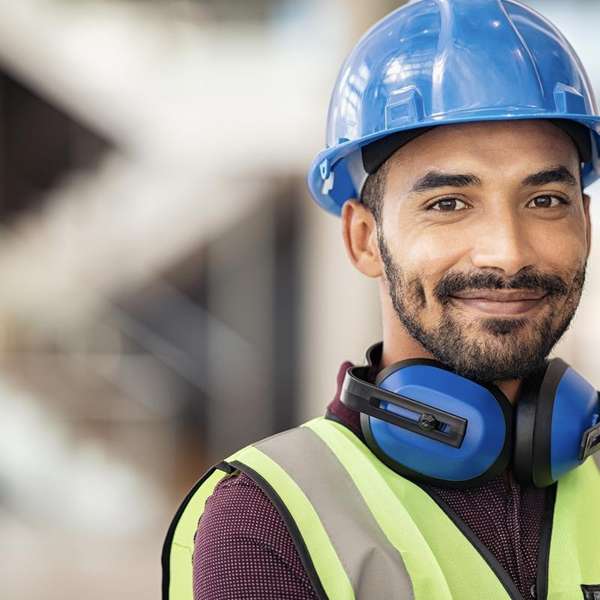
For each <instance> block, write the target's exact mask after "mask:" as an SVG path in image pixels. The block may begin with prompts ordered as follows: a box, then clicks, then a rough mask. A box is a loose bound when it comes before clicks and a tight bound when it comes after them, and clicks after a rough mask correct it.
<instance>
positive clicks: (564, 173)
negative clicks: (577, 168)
mask: <svg viewBox="0 0 600 600" xmlns="http://www.w3.org/2000/svg"><path fill="white" fill-rule="evenodd" d="M521 183H522V184H523V185H528V186H537V185H546V184H547V183H566V184H567V185H577V179H576V178H575V176H574V175H573V173H571V171H569V169H567V167H565V166H564V165H559V166H557V167H551V168H550V169H544V170H542V171H538V172H537V173H532V174H531V175H528V176H527V177H525V179H523V181H522V182H521Z"/></svg>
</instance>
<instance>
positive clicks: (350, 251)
mask: <svg viewBox="0 0 600 600" xmlns="http://www.w3.org/2000/svg"><path fill="white" fill-rule="evenodd" d="M342 235H343V237H344V245H345V247H346V254H347V255H348V258H349V259H350V262H351V263H352V264H353V265H354V266H355V267H356V268H357V269H358V270H359V271H360V272H361V273H362V274H363V275H366V276H367V277H380V276H381V275H382V274H383V270H382V266H381V258H380V256H379V248H378V246H377V224H376V222H375V218H374V217H373V213H372V212H371V211H370V210H369V209H368V208H367V207H366V206H365V205H364V204H362V203H361V202H358V201H357V200H347V201H346V202H344V205H343V206H342Z"/></svg>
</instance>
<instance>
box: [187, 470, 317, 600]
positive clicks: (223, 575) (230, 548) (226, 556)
mask: <svg viewBox="0 0 600 600" xmlns="http://www.w3.org/2000/svg"><path fill="white" fill-rule="evenodd" d="M193 564H194V588H195V598H202V600H205V599H206V600H213V599H218V600H220V599H221V598H226V597H227V598H229V597H232V594H233V593H234V592H235V594H238V596H236V597H240V598H242V597H244V598H246V597H248V598H250V597H257V596H256V595H259V596H260V597H264V598H266V599H267V600H274V599H275V598H281V597H294V598H299V599H304V598H306V599H313V598H315V597H316V596H314V592H313V589H312V586H311V584H310V580H309V578H308V576H307V574H306V571H305V570H304V567H303V565H302V562H301V560H300V556H299V555H298V552H297V550H296V547H295V545H294V542H293V539H292V537H291V534H290V533H289V531H288V530H287V527H286V525H285V522H284V521H283V518H282V517H281V516H280V514H279V512H278V511H277V509H276V508H275V506H274V505H273V504H272V503H271V500H270V499H269V498H268V497H267V496H266V494H265V493H264V492H263V491H262V489H261V488H260V487H259V486H258V485H257V484H256V483H255V482H254V481H253V480H252V479H251V478H250V477H249V476H248V475H246V474H245V473H241V472H239V471H235V472H234V473H233V474H231V475H228V476H226V477H225V478H224V479H222V480H221V481H220V482H219V483H218V484H217V486H216V487H215V489H214V491H213V493H212V494H211V496H209V497H208V499H207V501H206V506H205V509H204V512H203V514H202V517H201V518H200V521H199V524H198V529H197V531H196V537H195V545H194V557H193ZM228 582H234V583H231V585H234V586H235V587H236V589H235V590H233V589H230V588H231V585H230V583H228ZM237 586H241V588H243V589H244V594H246V595H244V594H242V595H241V596H240V595H239V594H240V593H241V592H240V588H239V587H237ZM282 586H283V587H282ZM282 589H283V591H284V592H285V593H284V594H283V596H282V593H283V592H282ZM252 594H255V595H254V596H253V595H252Z"/></svg>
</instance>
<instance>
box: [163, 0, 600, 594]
mask: <svg viewBox="0 0 600 600" xmlns="http://www.w3.org/2000/svg"><path fill="white" fill-rule="evenodd" d="M596 112H597V110H596V107H595V102H594V99H593V96H592V92H591V90H590V88H589V84H588V82H587V77H586V75H585V73H584V71H583V69H582V67H581V65H580V63H579V61H578V59H577V57H576V56H575V54H574V52H573V50H572V49H571V48H570V46H569V45H568V43H567V42H566V40H564V38H563V37H562V35H561V34H560V33H559V32H558V31H557V30H556V29H555V28H554V27H553V26H552V25H551V24H549V23H548V22H547V21H546V20H544V19H543V18H542V17H541V16H540V15H538V14H537V13H535V12H533V11H531V10H530V9H528V8H527V7H525V6H524V5H523V4H521V3H518V2H513V1H508V0H507V1H501V0H436V1H435V2H433V1H431V0H417V1H415V2H412V3H410V4H408V5H407V6H405V7H403V8H401V9H399V10H397V11H395V12H394V13H391V14H390V15H388V16H387V17H386V18H384V19H383V20H382V21H381V22H380V23H379V24H377V25H376V26H374V27H373V28H372V29H371V30H370V31H369V32H368V33H367V34H366V35H365V36H364V37H363V38H362V39H361V41H360V42H359V43H358V45H357V47H356V48H355V49H354V51H353V52H352V54H351V55H350V57H349V58H348V60H347V61H346V63H345V65H344V66H343V67H342V70H341V72H340V77H339V79H338V82H337V84H336V87H335V89H334V93H333V98H332V103H331V106H330V113H329V120H328V147H327V148H326V150H324V151H323V152H322V153H321V154H320V155H319V156H318V157H317V159H316V160H315V163H314V165H313V168H312V170H311V174H310V178H309V184H310V187H311V191H312V193H313V195H314V197H315V199H316V200H317V202H319V204H321V205H322V206H323V207H324V208H326V209H327V210H329V211H330V212H333V213H335V214H340V213H341V219H342V231H343V239H344V244H345V247H346V251H347V254H348V257H349V259H350V260H351V262H352V264H353V265H354V266H355V267H356V268H357V269H358V270H359V271H360V272H361V273H363V274H364V275H366V276H368V277H372V278H377V279H378V281H379V292H380V299H381V306H382V317H383V343H382V344H376V345H374V346H372V347H371V348H370V349H369V352H368V361H369V365H368V366H367V367H365V368H356V367H355V368H351V367H352V365H351V364H350V363H344V364H342V366H341V367H340V371H339V373H338V380H337V382H338V390H337V394H336V397H335V398H334V400H333V402H331V403H330V404H329V406H328V409H327V415H326V418H325V419H316V420H314V421H311V422H309V423H307V424H305V425H304V426H302V427H299V428H296V429H293V430H290V431H289V432H284V433H282V434H280V435H278V436H274V437H272V438H269V439H267V440H264V441H261V442H257V443H256V444H253V445H252V446H249V447H248V448H245V449H242V450H241V451H240V452H238V453H236V454H234V455H233V456H232V457H229V458H228V459H227V461H226V462H225V463H223V464H221V465H219V466H218V467H217V468H216V469H213V470H211V471H210V472H209V473H208V474H207V476H206V477H205V478H204V479H203V480H202V481H201V482H200V483H199V485H198V486H197V487H196V488H195V489H194V490H192V492H191V493H190V495H189V496H188V498H187V499H186V501H185V502H184V504H183V505H182V508H181V509H180V513H179V514H178V516H177V517H176V519H175V520H174V523H173V525H172V528H171V530H170V532H169V535H168V537H167V542H166V544H165V553H164V555H163V566H164V570H165V577H164V581H163V592H164V597H165V598H167V597H168V598H172V599H174V600H183V599H184V598H185V599H188V600H191V598H192V590H193V597H194V598H195V600H217V599H225V598H235V599H240V600H243V599H250V598H261V599H273V600H275V599H279V600H281V599H288V598H289V599H300V598H302V599H305V598H306V599H309V598H331V599H334V600H338V599H346V598H360V599H364V598H369V599H374V598H402V599H404V598H418V599H425V598H428V599H429V598H433V599H451V598H460V599H461V600H463V599H467V600H469V599H479V598H482V599H486V600H487V599H491V598H494V599H495V598H498V599H499V598H517V599H523V598H556V599H558V598H561V599H563V598H564V599H571V598H572V599H575V598H582V597H583V598H586V599H593V598H597V597H600V547H598V545H597V539H598V536H599V535H600V515H599V514H597V513H598V512H599V511H598V509H597V507H598V506H600V475H599V474H598V472H597V470H596V468H595V465H594V461H593V459H592V458H588V456H589V455H590V454H591V453H592V452H593V450H594V449H597V447H596V446H597V443H598V439H599V438H600V433H599V431H598V426H597V422H598V418H599V413H600V408H599V403H598V395H597V392H596V391H595V390H594V389H593V387H592V386H591V385H590V384H588V383H587V382H586V381H585V380H584V379H583V378H581V377H580V376H578V375H577V374H576V373H575V371H573V370H572V369H570V368H569V367H568V365H566V363H564V362H562V361H560V360H559V359H555V360H553V361H550V362H548V361H547V357H548V354H549V353H550V351H551V349H552V348H553V346H554V345H555V344H556V342H557V341H558V340H559V339H560V337H561V336H562V334H563V333H564V332H565V330H566V329H567V327H568V326H569V323H570V321H571V319H572V317H573V315H574V313H575V310H576V307H577V305H578V303H579V300H580V296H581V291H582V287H583V284H584V277H585V269H586V261H587V258H588V255H589V251H590V243H591V228H590V215H589V202H590V198H589V197H588V196H587V195H585V194H584V193H583V188H584V187H585V186H586V185H589V183H591V182H592V181H594V180H595V179H596V178H597V177H598V176H599V174H600V172H599V168H598V142H599V138H598V133H597V131H598V123H599V122H600V118H599V117H598V116H596ZM358 198H360V201H359V200H358ZM557 482H558V483H557ZM200 516H201V518H199V517H200ZM198 520H199V525H198V529H197V533H196V536H195V548H193V542H192V541H191V538H192V535H193V533H194V531H195V529H196V524H197V523H198ZM192 550H194V552H193V569H192ZM192 578H193V585H192Z"/></svg>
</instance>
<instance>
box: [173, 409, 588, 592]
mask: <svg viewBox="0 0 600 600" xmlns="http://www.w3.org/2000/svg"><path fill="white" fill-rule="evenodd" d="M227 463H228V464H230V465H231V466H232V467H234V468H237V469H239V470H241V471H243V472H245V473H247V474H248V475H249V476H250V477H251V478H253V479H254V481H255V482H256V483H257V485H259V486H260V487H261V489H262V490H263V491H264V492H265V493H266V494H267V495H268V496H269V498H270V499H271V501H272V502H273V503H274V505H275V506H276V507H277V509H278V510H279V512H280V514H281V516H282V518H283V519H284V521H285V522H286V525H287V527H288V530H289V531H290V533H291V535H292V538H293V539H294V543H295V544H296V548H297V549H298V552H299V555H300V557H301V559H302V562H303V565H304V567H305V569H306V572H307V574H308V576H309V578H310V579H311V582H312V583H313V587H314V588H315V591H316V592H317V595H318V597H319V598H320V599H329V600H350V599H357V600H367V599H368V600H380V599H384V598H385V599H386V600H388V599H397V600H405V599H412V598H414V599H415V600H476V599H477V600H480V599H483V598H485V600H507V599H519V600H521V598H522V597H521V596H520V594H519V593H518V591H517V590H516V587H515V586H514V583H513V582H511V581H510V578H509V577H508V576H507V575H506V573H504V572H503V571H502V569H501V567H499V565H497V562H495V561H494V559H493V558H490V556H491V555H489V551H487V550H485V548H481V547H480V548H479V549H478V548H476V547H475V545H473V543H471V541H469V539H468V538H467V537H466V535H465V533H463V532H462V531H461V530H460V529H459V527H458V526H457V525H456V524H455V523H454V521H453V520H452V519H451V518H450V517H449V516H448V515H447V514H446V513H445V512H444V510H443V509H442V507H441V505H438V503H436V501H435V500H434V499H433V497H432V496H430V495H429V494H428V493H427V492H426V491H425V490H424V489H422V488H421V487H419V486H418V485H417V484H415V483H412V482H411V481H409V480H407V479H405V478H404V477H402V476H400V475H398V474H397V473H395V472H393V471H392V470H391V469H389V468H388V467H387V466H386V465H384V464H383V463H382V462H381V461H380V460H379V459H378V458H377V457H376V456H375V455H374V454H373V453H372V452H371V451H370V450H369V449H368V448H367V446H366V445H365V444H364V443H362V441H361V440H360V439H359V438H358V437H357V436H356V435H354V434H353V433H352V432H351V431H350V430H348V429H347V428H346V427H344V426H342V425H340V424H338V423H335V422H333V421H331V420H328V419H324V418H322V417H320V418H318V419H314V420H312V421H309V422H308V423H305V424H304V425H303V426H301V427H299V428H296V429H292V430H289V431H285V432H283V433H280V434H277V435H275V436H272V437H270V438H267V439H266V440H263V441H261V442H257V443H256V444H253V445H251V446H248V447H246V448H244V449H242V450H240V451H239V452H236V453H235V454H234V455H232V456H231V457H229V458H228V459H227ZM223 476H224V474H223V473H220V472H214V473H212V474H211V473H210V472H209V474H208V478H207V479H206V481H205V482H204V483H202V484H201V485H200V487H199V488H198V489H196V490H195V493H193V494H190V496H188V501H187V502H184V505H182V509H180V511H179V513H178V515H177V516H176V518H175V520H174V522H173V525H172V527H171V530H170V534H171V533H172V532H173V535H172V542H173V543H171V544H169V543H168V540H169V536H167V541H166V542H165V549H164V553H163V569H166V570H167V573H166V575H163V598H164V600H192V598H193V590H192V560H191V556H192V551H193V537H194V533H195V530H196V527H197V522H198V519H199V517H200V516H201V514H202V511H203V510H204V503H205V501H206V498H207V497H208V496H209V495H210V494H211V493H212V491H213V489H214V487H215V485H216V484H217V483H218V481H220V479H221V478H222V477H223ZM188 512H189V513H190V514H189V515H188ZM178 520H179V523H178ZM598 540H600V474H599V473H598V469H597V468H596V466H595V465H594V461H593V459H591V458H590V459H588V461H587V462H586V463H585V464H584V465H582V466H581V467H579V468H578V469H575V470H573V471H571V472H570V473H568V474H567V475H565V476H564V477H563V478H562V479H561V481H560V483H559V484H558V487H557V495H556V502H555V505H554V519H553V525H552V537H551V543H550V551H549V568H548V572H549V576H548V593H547V596H546V597H547V598H548V600H571V599H576V598H581V597H582V591H581V584H587V585H598V584H600V550H599V549H598V548H599V542H598ZM478 545H479V546H481V544H478ZM542 551H543V548H540V552H542ZM486 553H487V555H486ZM166 557H168V560H166ZM495 571H496V572H495Z"/></svg>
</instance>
